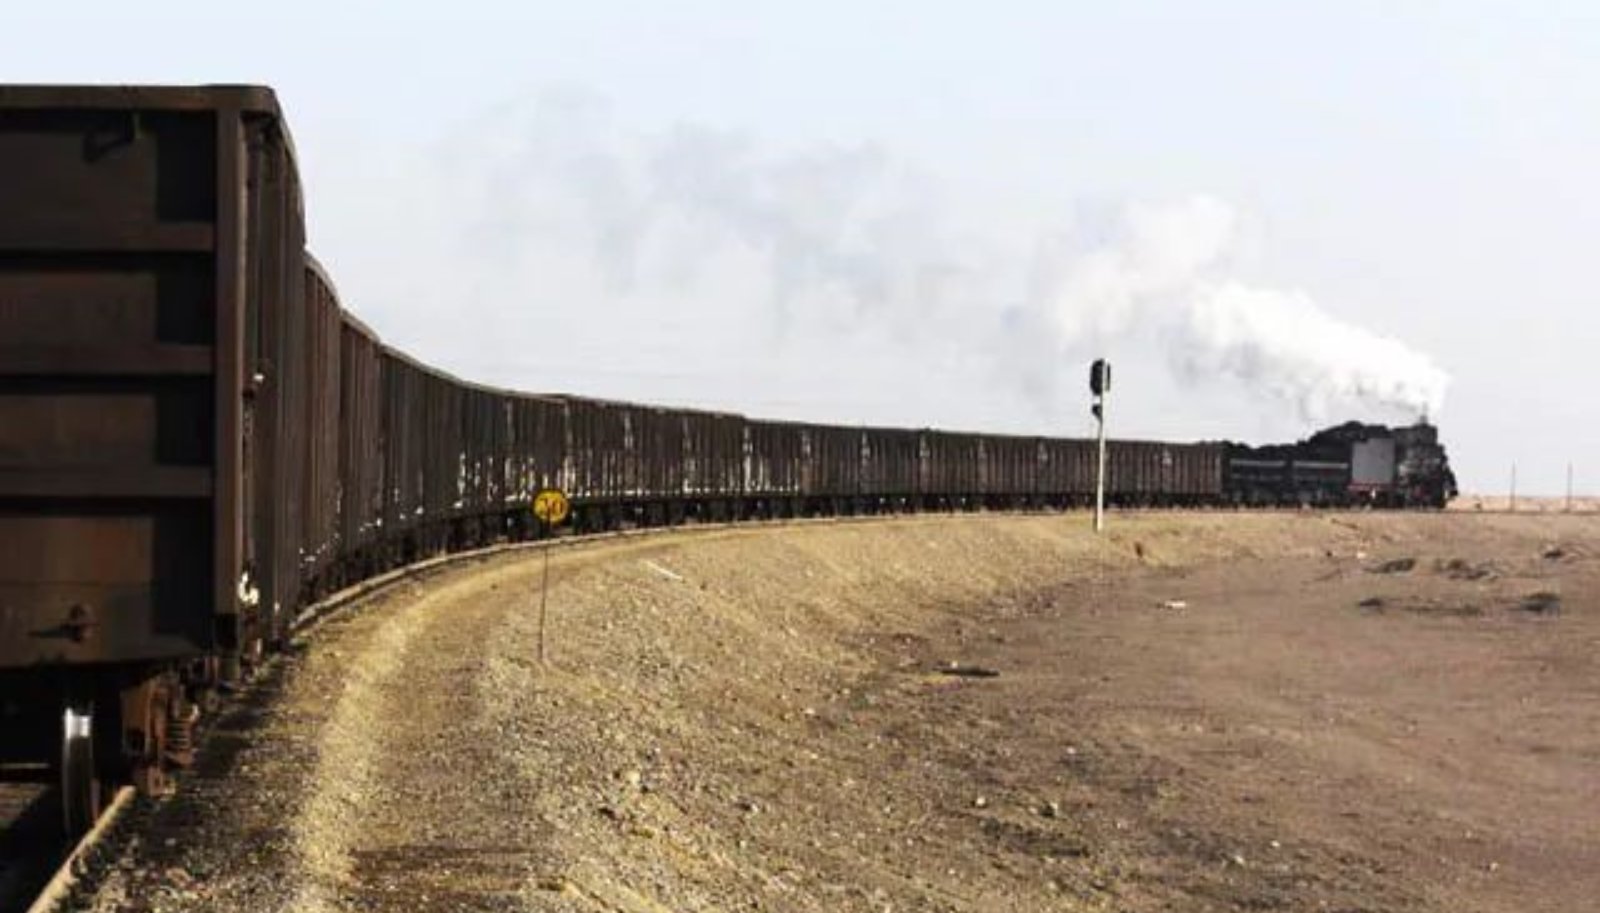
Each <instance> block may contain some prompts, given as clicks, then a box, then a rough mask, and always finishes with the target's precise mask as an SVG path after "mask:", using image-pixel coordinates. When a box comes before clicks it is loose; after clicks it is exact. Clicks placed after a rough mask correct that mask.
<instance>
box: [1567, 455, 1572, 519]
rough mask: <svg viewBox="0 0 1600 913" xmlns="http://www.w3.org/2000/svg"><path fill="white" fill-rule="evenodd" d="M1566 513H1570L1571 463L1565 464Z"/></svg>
mask: <svg viewBox="0 0 1600 913" xmlns="http://www.w3.org/2000/svg"><path fill="white" fill-rule="evenodd" d="M1567 513H1569V514H1570V513H1572V464H1571V463H1568V464H1567Z"/></svg>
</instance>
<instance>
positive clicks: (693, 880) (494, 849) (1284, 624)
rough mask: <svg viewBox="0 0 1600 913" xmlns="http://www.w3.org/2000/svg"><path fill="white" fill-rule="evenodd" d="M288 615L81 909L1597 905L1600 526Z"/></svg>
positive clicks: (640, 576) (887, 568)
mask: <svg viewBox="0 0 1600 913" xmlns="http://www.w3.org/2000/svg"><path fill="white" fill-rule="evenodd" d="M540 575H541V563H540V560H539V556H538V555H537V554H531V553H518V554H515V555H511V556H502V557H497V558H493V559H489V560H485V561H479V562H474V563H471V564H468V565H464V566H458V567H456V568H454V569H451V570H448V571H444V572H441V573H438V574H436V575H434V576H431V577H429V578H428V579H426V580H422V581H420V582H408V583H404V584H401V585H400V586H398V587H396V588H394V589H392V590H390V591H389V592H387V593H386V594H384V595H382V596H380V597H377V598H375V599H372V600H370V601H369V602H368V603H367V604H365V605H363V606H360V607H359V608H357V609H355V610H353V611H349V612H347V613H345V614H342V615H340V616H338V617H336V618H334V619H332V620H330V621H328V622H327V623H325V624H323V625H322V626H321V627H319V628H318V629H316V630H315V631H313V632H312V633H311V634H310V635H309V636H308V637H306V638H305V640H304V642H303V643H301V644H300V645H299V646H298V647H297V649H296V650H295V651H294V653H293V654H292V656H291V657H290V658H289V659H288V660H287V661H286V662H283V663H281V664H279V665H278V666H277V667H275V668H274V669H273V670H272V672H271V673H270V674H269V675H268V676H267V677H266V678H265V679H264V680H263V681H262V682H261V683H260V684H259V685H258V686H257V687H256V688H254V689H253V692H252V693H250V694H247V695H245V696H244V697H243V698H241V699H240V700H239V701H238V703H237V704H236V705H235V706H234V707H233V708H232V709H231V710H229V711H228V712H227V713H226V715H225V716H224V717H223V718H222V719H220V720H219V721H218V722H216V723H214V724H213V726H212V729H211V732H210V734H209V736H208V739H207V744H206V747H205V751H204V753H203V756H202V759H201V761H200V763H199V764H198V765H197V767H196V768H195V769H194V770H193V771H191V772H190V773H189V774H188V775H187V776H186V777H185V779H184V783H183V785H182V788H181V789H180V791H179V792H178V793H177V795H176V796H174V797H172V798H170V799H167V800H164V801H159V802H150V803H146V804H145V805H144V806H143V807H141V808H140V810H139V811H138V812H137V813H136V814H135V816H134V817H133V819H132V820H130V821H129V822H128V826H127V828H126V829H125V836H124V837H123V839H122V843H121V845H120V849H119V850H118V855H117V856H116V858H114V859H112V860H111V862H110V863H109V866H108V868H107V869H106V871H105V873H104V874H103V877H101V878H99V879H98V882H97V888H96V890H95V892H94V893H93V895H92V896H88V897H85V898H83V906H85V907H88V908H93V909H97V910H240V911H301V910H310V911H318V910H382V911H413V910H558V911H620V913H645V911H650V913H664V911H673V913H683V911H713V910H714V911H733V910H771V911H818V913H821V911H921V910H930V911H1009V910H1016V911H1033V910H1038V911H1055V910H1105V911H1147V910H1182V911H1206V910H1294V911H1316V910H1329V911H1345V913H1354V911H1395V910H1434V911H1563V913H1570V911H1578V910H1585V909H1593V908H1594V905H1595V898H1596V897H1600V658H1597V657H1600V596H1597V593H1600V518H1597V517H1585V516H1559V515H1553V514H1541V515H1509V516H1508V515H1498V514H1487V513H1486V514H1476V513H1473V512H1462V513H1454V512H1452V513H1444V514H1418V515H1396V514H1374V513H1368V514H1333V515H1330V514H1293V513H1284V514H1254V515H1244V516H1236V515H1229V514H1221V513H1194V514H1186V515H1162V514H1138V515H1129V516H1116V517H1113V518H1112V523H1111V527H1110V532H1109V534H1108V535H1107V536H1105V537H1100V538H1097V537H1095V536H1094V535H1093V534H1092V533H1091V532H1089V530H1088V521H1087V518H1085V517H1083V516H1081V515H1066V516H1062V515H1034V516H993V515H973V516H960V517H930V518H910V519H899V520H884V521H865V522H854V523H810V524H796V525H789V526H782V527H771V528H760V529H747V530H722V531H707V532H699V533H691V534H672V535H664V536H649V537H639V538H636V539H624V540H619V541H614V542H609V543H603V544H602V543H595V544H589V545H584V546H580V547H577V548H570V549H561V550H558V551H557V553H556V554H555V555H554V556H553V558H552V559H551V561H550V575H551V583H550V588H549V592H548V600H549V601H548V622H547V626H546V630H545V633H544V638H545V657H546V658H545V660H544V661H543V662H541V661H540V659H539V643H540V623H539V612H538V610H537V606H538V596H537V593H538V583H539V580H540Z"/></svg>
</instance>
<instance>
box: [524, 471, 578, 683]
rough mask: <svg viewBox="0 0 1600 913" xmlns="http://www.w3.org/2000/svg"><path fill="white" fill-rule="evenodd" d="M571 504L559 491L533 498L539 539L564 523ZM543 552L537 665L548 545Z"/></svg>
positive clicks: (550, 490)
mask: <svg viewBox="0 0 1600 913" xmlns="http://www.w3.org/2000/svg"><path fill="white" fill-rule="evenodd" d="M571 511H572V504H571V502H569V501H568V500H567V496H566V494H565V493H564V492H562V491H561V490H560V489H556V488H545V489H542V490H541V491H540V492H539V493H538V494H536V495H534V496H533V516H534V518H535V519H537V520H538V521H539V537H540V538H541V539H543V538H547V537H548V536H549V535H550V531H551V530H552V529H555V528H556V527H557V526H560V525H561V524H562V523H563V522H565V521H566V519H567V515H568V514H569V513H571ZM540 551H542V552H544V567H543V568H542V569H541V570H540V572H539V665H540V666H543V665H544V629H545V618H546V614H545V606H546V605H547V604H548V601H549V597H550V543H549V542H546V543H545V544H544V547H543V548H541V549H540Z"/></svg>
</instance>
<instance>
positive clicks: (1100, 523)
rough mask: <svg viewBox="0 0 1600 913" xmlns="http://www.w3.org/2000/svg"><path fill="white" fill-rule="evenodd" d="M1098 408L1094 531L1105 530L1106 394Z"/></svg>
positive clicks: (1102, 395) (1101, 396) (1096, 419)
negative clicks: (1097, 465) (1097, 464)
mask: <svg viewBox="0 0 1600 913" xmlns="http://www.w3.org/2000/svg"><path fill="white" fill-rule="evenodd" d="M1099 406H1100V408H1099V409H1098V410H1096V412H1095V424H1097V425H1098V426H1099V428H1098V432H1097V435H1098V438H1099V451H1100V459H1099V468H1097V469H1096V470H1095V482H1094V531H1095V532H1097V533H1101V532H1105V529H1106V395H1105V393H1101V394H1100V402H1099Z"/></svg>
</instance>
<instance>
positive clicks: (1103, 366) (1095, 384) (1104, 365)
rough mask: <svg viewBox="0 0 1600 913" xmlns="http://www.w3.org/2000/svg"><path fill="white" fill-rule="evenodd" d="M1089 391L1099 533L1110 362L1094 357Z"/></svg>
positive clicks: (1101, 528)
mask: <svg viewBox="0 0 1600 913" xmlns="http://www.w3.org/2000/svg"><path fill="white" fill-rule="evenodd" d="M1089 392H1090V393H1093V394H1094V404H1093V405H1092V406H1090V407H1089V411H1090V412H1092V413H1094V420H1095V425H1096V426H1097V428H1096V435H1095V436H1096V438H1097V439H1098V449H1099V453H1100V455H1099V465H1098V467H1097V468H1096V470H1095V482H1094V531H1095V532H1097V533H1101V532H1105V528H1106V399H1107V397H1108V396H1109V395H1110V393H1111V362H1109V361H1106V360H1105V359H1104V358H1096V359H1095V360H1094V364H1092V365H1090V366H1089Z"/></svg>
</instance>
